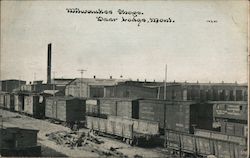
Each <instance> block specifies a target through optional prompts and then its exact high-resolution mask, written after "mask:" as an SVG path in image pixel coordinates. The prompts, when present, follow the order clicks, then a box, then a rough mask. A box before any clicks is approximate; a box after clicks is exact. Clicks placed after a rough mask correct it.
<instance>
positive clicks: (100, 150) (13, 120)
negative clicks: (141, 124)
mask: <svg viewBox="0 0 250 158" xmlns="http://www.w3.org/2000/svg"><path fill="white" fill-rule="evenodd" d="M0 115H2V116H3V125H4V126H5V127H13V126H15V127H20V128H31V129H38V130H39V133H38V143H39V144H41V145H42V146H43V147H42V156H46V157H48V156H49V157H51V156H52V157H56V156H58V157H62V156H63V157H64V156H67V157H99V156H104V155H105V156H111V157H114V156H118V157H136V156H137V157H170V156H169V153H168V151H167V150H166V149H163V148H160V147H158V148H140V147H131V146H130V145H127V144H124V143H122V142H120V141H119V140H115V139H110V138H105V137H101V136H96V139H97V140H98V141H100V142H101V143H97V142H95V141H91V140H87V142H85V143H86V144H85V145H83V146H81V147H79V146H78V147H77V145H76V144H73V145H71V144H69V143H68V144H65V143H66V141H67V139H66V138H64V141H65V142H61V143H59V142H58V143H57V140H59V139H56V138H55V139H54V140H53V139H50V138H49V137H48V136H46V135H48V134H51V133H54V132H61V133H66V134H67V135H75V136H76V137H78V135H79V134H78V133H87V132H88V129H86V128H82V129H80V130H79V131H78V132H77V134H70V133H71V130H70V129H69V128H67V127H64V126H62V125H57V124H54V123H50V122H49V121H48V120H39V119H35V118H32V117H29V116H25V115H20V114H18V113H13V112H9V111H6V110H2V109H0ZM69 142H74V141H73V140H72V139H71V141H69ZM43 150H44V151H43Z"/></svg>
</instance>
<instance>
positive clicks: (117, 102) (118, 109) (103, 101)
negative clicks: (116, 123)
mask: <svg viewBox="0 0 250 158" xmlns="http://www.w3.org/2000/svg"><path fill="white" fill-rule="evenodd" d="M95 101H96V104H95V105H93V104H92V105H87V107H88V109H87V111H88V115H90V116H99V117H102V118H107V117H108V116H120V117H126V118H134V119H138V118H139V102H138V99H127V98H99V99H95ZM92 102H93V101H92ZM91 107H92V108H91Z"/></svg>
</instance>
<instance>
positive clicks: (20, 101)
mask: <svg viewBox="0 0 250 158" xmlns="http://www.w3.org/2000/svg"><path fill="white" fill-rule="evenodd" d="M14 111H16V112H23V111H24V94H21V93H16V94H14Z"/></svg>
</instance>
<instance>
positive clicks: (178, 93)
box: [160, 84, 248, 101]
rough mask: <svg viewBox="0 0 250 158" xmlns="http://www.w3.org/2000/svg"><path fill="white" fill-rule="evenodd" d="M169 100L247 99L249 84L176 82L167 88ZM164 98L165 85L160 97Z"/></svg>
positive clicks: (161, 88) (161, 89)
mask: <svg viewBox="0 0 250 158" xmlns="http://www.w3.org/2000/svg"><path fill="white" fill-rule="evenodd" d="M166 91H167V96H166V98H167V100H171V99H172V100H196V101H246V100H247V95H248V94H247V86H242V85H236V84H231V85H227V84H225V85H223V84H220V85H216V84H207V85H202V84H197V85H195V84H191V85H189V84H176V85H168V86H167V88H166ZM163 98H164V87H160V99H163Z"/></svg>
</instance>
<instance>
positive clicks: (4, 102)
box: [0, 92, 14, 111]
mask: <svg viewBox="0 0 250 158" xmlns="http://www.w3.org/2000/svg"><path fill="white" fill-rule="evenodd" d="M0 107H1V108H3V109H7V110H10V111H14V95H13V94H12V93H7V92H1V93H0Z"/></svg>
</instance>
